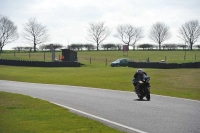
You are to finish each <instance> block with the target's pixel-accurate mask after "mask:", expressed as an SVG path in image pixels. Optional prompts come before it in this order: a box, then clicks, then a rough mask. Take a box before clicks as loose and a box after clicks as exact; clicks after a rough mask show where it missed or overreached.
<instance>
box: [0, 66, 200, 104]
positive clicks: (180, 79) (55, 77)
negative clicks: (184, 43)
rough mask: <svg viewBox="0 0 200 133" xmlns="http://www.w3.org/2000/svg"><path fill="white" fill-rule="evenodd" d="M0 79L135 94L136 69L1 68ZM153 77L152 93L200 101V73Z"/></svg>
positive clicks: (155, 73) (152, 72) (153, 72)
mask: <svg viewBox="0 0 200 133" xmlns="http://www.w3.org/2000/svg"><path fill="white" fill-rule="evenodd" d="M0 69H1V71H0V79H2V80H13V81H22V82H33V83H45V84H61V85H74V86H86V87H95V88H105V89H113V90H123V91H133V85H132V83H131V80H132V77H133V74H134V73H135V71H136V70H137V69H136V68H127V67H114V68H112V67H96V66H91V67H80V68H39V67H13V66H0ZM144 70H145V71H146V72H147V73H148V75H149V76H150V77H151V93H152V94H159V95H166V96H173V97H181V98H188V99H195V100H200V88H199V81H200V76H199V75H198V73H200V69H144Z"/></svg>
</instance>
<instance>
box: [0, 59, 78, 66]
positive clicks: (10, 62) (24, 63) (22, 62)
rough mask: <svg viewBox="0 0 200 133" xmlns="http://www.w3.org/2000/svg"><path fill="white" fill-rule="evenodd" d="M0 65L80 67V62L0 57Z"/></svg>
mask: <svg viewBox="0 0 200 133" xmlns="http://www.w3.org/2000/svg"><path fill="white" fill-rule="evenodd" d="M0 65H9V66H31V67H80V66H81V63H79V62H73V61H57V62H45V61H29V60H7V59H0Z"/></svg>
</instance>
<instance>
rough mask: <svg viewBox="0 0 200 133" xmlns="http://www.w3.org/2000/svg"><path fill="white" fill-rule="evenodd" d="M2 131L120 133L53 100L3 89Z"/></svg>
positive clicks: (1, 103) (1, 97) (5, 132)
mask: <svg viewBox="0 0 200 133" xmlns="http://www.w3.org/2000/svg"><path fill="white" fill-rule="evenodd" d="M0 132H1V133H120V131H117V130H115V129H112V128H110V127H107V126H105V125H103V124H102V123H100V122H96V121H94V120H90V119H87V118H84V117H81V116H77V115H75V114H72V113H71V112H70V111H69V110H67V109H64V108H61V107H59V106H57V105H54V104H51V103H49V102H46V101H43V100H40V99H36V98H31V97H29V96H24V95H20V94H12V93H6V92H0Z"/></svg>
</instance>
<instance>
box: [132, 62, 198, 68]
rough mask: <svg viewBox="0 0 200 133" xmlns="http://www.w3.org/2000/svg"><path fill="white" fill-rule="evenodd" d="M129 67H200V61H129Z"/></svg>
mask: <svg viewBox="0 0 200 133" xmlns="http://www.w3.org/2000/svg"><path fill="white" fill-rule="evenodd" d="M128 67H134V68H157V69H175V68H200V62H191V63H180V64H179V63H163V62H129V63H128Z"/></svg>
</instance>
